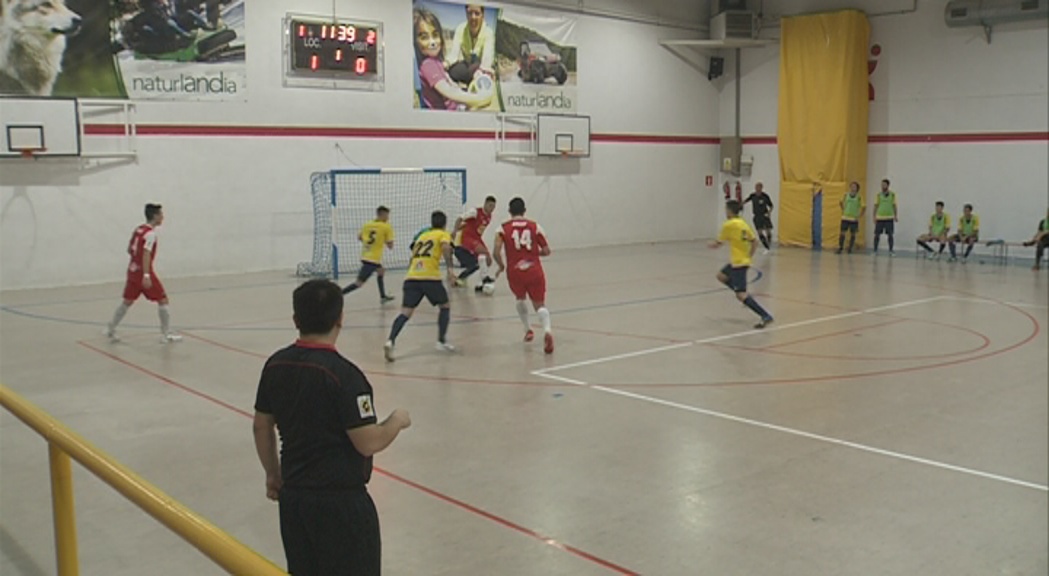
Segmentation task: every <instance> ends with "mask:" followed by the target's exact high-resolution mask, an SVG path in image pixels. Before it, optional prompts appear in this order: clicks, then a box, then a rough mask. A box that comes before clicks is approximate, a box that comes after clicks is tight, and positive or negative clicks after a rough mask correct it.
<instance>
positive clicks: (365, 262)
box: [342, 206, 393, 303]
mask: <svg viewBox="0 0 1049 576" xmlns="http://www.w3.org/2000/svg"><path fill="white" fill-rule="evenodd" d="M389 220H390V209H389V208H387V207H385V206H379V208H377V209H376V210H375V220H372V221H371V222H367V223H365V225H364V226H361V231H360V232H359V233H358V234H357V239H358V240H360V241H361V244H362V246H363V247H362V248H361V271H360V272H358V273H357V279H356V280H354V281H353V284H350V285H349V286H347V287H345V288H343V289H342V293H343V294H349V293H350V292H353V291H354V290H356V289H358V288H360V287H361V286H364V283H365V282H367V281H368V278H370V277H371V275H372V274H373V273H374V274H375V275H376V281H377V282H378V284H379V299H380V302H382V303H386V302H389V301H390V300H393V296H387V295H386V283H385V281H384V279H383V276H384V275H385V274H386V269H385V268H383V267H382V252H383V248H391V249H392V248H393V227H392V226H390V222H389Z"/></svg>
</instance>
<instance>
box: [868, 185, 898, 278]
mask: <svg viewBox="0 0 1049 576" xmlns="http://www.w3.org/2000/svg"><path fill="white" fill-rule="evenodd" d="M899 221H900V210H899V207H898V206H896V193H895V192H893V191H892V190H889V180H888V178H886V179H885V180H882V181H881V193H879V194H878V195H877V196H875V197H874V255H875V256H877V255H878V242H879V241H880V240H881V235H882V233H883V232H884V233H885V235H886V236H888V237H889V257H890V258H891V257H893V256H895V255H896V251H895V245H894V244H895V242H894V240H893V236H894V234H895V233H896V223H897V222H899Z"/></svg>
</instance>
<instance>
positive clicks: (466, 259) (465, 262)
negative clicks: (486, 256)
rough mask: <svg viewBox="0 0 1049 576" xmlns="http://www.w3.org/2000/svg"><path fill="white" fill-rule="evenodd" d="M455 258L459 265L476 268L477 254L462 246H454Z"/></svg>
mask: <svg viewBox="0 0 1049 576" xmlns="http://www.w3.org/2000/svg"><path fill="white" fill-rule="evenodd" d="M455 258H456V260H458V261H459V265H460V266H462V267H463V268H476V267H477V264H478V262H477V255H476V254H474V253H473V252H470V251H469V250H467V249H466V248H463V247H462V246H456V247H455Z"/></svg>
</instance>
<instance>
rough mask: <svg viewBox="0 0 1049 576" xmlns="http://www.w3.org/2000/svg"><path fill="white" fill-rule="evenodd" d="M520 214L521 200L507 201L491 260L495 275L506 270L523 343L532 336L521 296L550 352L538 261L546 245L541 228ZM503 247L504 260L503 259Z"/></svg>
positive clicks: (550, 337) (551, 338)
mask: <svg viewBox="0 0 1049 576" xmlns="http://www.w3.org/2000/svg"><path fill="white" fill-rule="evenodd" d="M524 214H525V203H524V200H522V199H520V198H514V199H513V200H511V201H510V219H509V220H507V221H506V222H504V223H503V225H502V226H501V227H500V228H499V230H498V231H496V234H495V262H496V264H498V265H499V272H497V273H496V276H498V275H499V274H502V272H503V271H504V270H506V281H507V283H508V284H510V291H511V292H513V293H514V297H515V298H517V315H518V316H520V317H521V323H522V324H524V327H525V337H524V339H525V342H531V341H532V339H533V338H535V333H534V332H532V326H531V325H530V324H529V323H528V305H527V304H525V297H526V296H527V297H528V299H529V300H531V301H532V307H533V308H535V312H536V314H538V315H539V320H540V321H541V322H542V324H543V344H544V346H543V350H544V351H545V352H546V353H547V354H550V353H551V352H553V351H554V335H553V332H552V331H551V329H550V311H549V310H547V309H546V274H544V273H543V263H542V262H541V261H540V257H542V256H549V255H550V244H548V243H547V241H546V234H544V233H543V228H542V227H541V226H539V224H537V223H536V222H535V221H534V220H529V219H527V218H525V215H524ZM504 250H505V251H506V263H504V262H503V251H504ZM508 268H509V269H508Z"/></svg>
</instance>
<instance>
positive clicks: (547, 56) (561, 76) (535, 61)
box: [517, 40, 568, 84]
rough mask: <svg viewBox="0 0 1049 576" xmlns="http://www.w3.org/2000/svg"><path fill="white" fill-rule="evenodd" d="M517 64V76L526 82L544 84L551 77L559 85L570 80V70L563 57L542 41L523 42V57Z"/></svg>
mask: <svg viewBox="0 0 1049 576" xmlns="http://www.w3.org/2000/svg"><path fill="white" fill-rule="evenodd" d="M517 64H518V69H517V75H518V76H520V77H521V79H522V80H524V81H525V82H532V83H535V84H543V83H545V82H546V79H547V78H550V77H553V78H554V80H557V83H558V84H564V83H565V81H567V80H568V68H566V67H565V64H564V62H562V61H561V56H560V55H559V54H555V53H554V52H552V51H551V50H550V47H549V46H547V44H546V42H543V41H542V40H526V41H524V42H521V57H520V60H519V61H518V63H517Z"/></svg>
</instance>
